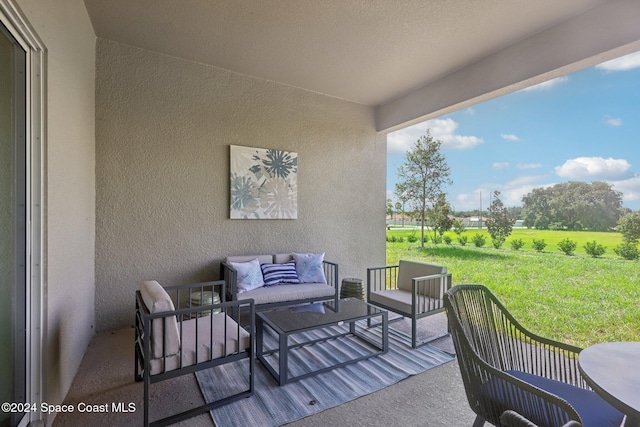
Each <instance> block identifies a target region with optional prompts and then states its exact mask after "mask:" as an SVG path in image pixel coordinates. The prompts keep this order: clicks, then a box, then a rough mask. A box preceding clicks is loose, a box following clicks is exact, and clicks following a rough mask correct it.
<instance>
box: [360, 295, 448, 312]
mask: <svg viewBox="0 0 640 427" xmlns="http://www.w3.org/2000/svg"><path fill="white" fill-rule="evenodd" d="M369 302H373V303H374V304H375V303H377V304H381V305H383V306H387V307H391V308H393V309H395V310H398V311H399V312H402V313H406V314H409V315H410V314H411V313H413V310H412V304H411V303H412V293H411V292H410V291H405V290H403V289H391V290H386V291H371V293H370V294H369ZM440 305H441V302H440V301H439V300H437V299H435V298H430V297H427V296H424V295H418V300H417V301H416V306H417V307H424V308H428V307H440Z"/></svg>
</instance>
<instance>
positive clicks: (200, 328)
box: [134, 281, 255, 427]
mask: <svg viewBox="0 0 640 427" xmlns="http://www.w3.org/2000/svg"><path fill="white" fill-rule="evenodd" d="M215 287H221V288H222V289H221V293H220V295H223V298H224V281H218V282H208V283H199V284H195V285H187V286H174V287H167V288H163V287H162V286H161V285H160V284H159V283H158V282H156V281H146V282H143V283H142V285H141V287H140V290H139V291H136V319H135V374H134V375H135V380H136V381H144V426H145V427H147V426H149V425H151V426H163V425H167V424H173V423H175V422H177V421H179V420H183V419H186V418H189V417H193V416H195V415H198V414H201V413H203V412H207V411H208V410H210V409H212V408H215V407H217V406H221V405H224V404H227V403H229V402H232V401H235V400H238V399H240V398H243V397H249V396H251V395H253V390H254V378H253V375H254V352H253V348H254V347H253V338H252V334H253V331H254V329H255V320H254V318H255V308H254V303H253V300H251V299H250V300H244V301H232V302H224V299H223V302H222V303H220V304H210V305H199V306H193V305H192V303H191V301H193V300H194V296H195V294H196V293H198V295H199V296H202V295H203V293H204V292H211V293H213V292H214V288H215ZM170 294H171V295H170ZM171 296H173V298H172V297H171ZM176 307H178V308H177V309H176ZM240 308H244V309H245V311H248V312H249V323H250V326H249V327H248V329H247V330H245V329H243V328H242V327H241V326H239V325H238V322H237V321H236V320H234V319H233V318H232V317H231V316H228V315H227V313H228V312H231V311H235V312H238V311H239V309H240ZM245 358H248V359H249V363H248V364H247V366H248V368H247V373H246V374H247V383H246V388H245V389H241V388H242V385H240V387H238V388H240V390H235V391H233V392H231V393H235V394H232V395H230V396H223V397H221V398H220V399H218V400H216V401H213V402H206V403H205V404H204V405H202V406H199V407H197V408H193V409H190V410H188V411H185V412H182V413H179V414H175V415H171V416H169V417H166V418H163V419H160V420H156V421H154V422H152V423H150V420H149V387H150V385H151V384H153V383H157V382H159V381H165V380H169V379H171V378H175V377H177V376H180V375H191V374H193V373H194V372H196V371H199V370H203V369H209V368H212V367H214V366H219V365H223V364H226V363H231V362H237V361H239V360H241V359H245Z"/></svg>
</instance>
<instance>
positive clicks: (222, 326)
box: [150, 313, 251, 375]
mask: <svg viewBox="0 0 640 427" xmlns="http://www.w3.org/2000/svg"><path fill="white" fill-rule="evenodd" d="M212 324H213V334H212V332H211V325H212ZM196 325H197V326H196ZM181 328H182V352H180V353H177V354H173V355H171V356H169V357H166V358H153V359H151V361H150V363H151V374H152V375H153V374H158V373H160V372H164V371H172V370H175V369H178V368H180V366H181V365H180V359H181V358H182V366H183V367H185V366H191V365H195V364H196V363H201V362H204V361H207V360H211V359H217V358H220V357H224V356H228V355H230V354H234V353H237V352H239V351H243V350H246V349H248V348H249V346H250V345H251V336H250V335H249V333H248V332H247V331H245V330H244V329H243V328H241V327H239V326H238V324H237V323H236V322H235V321H234V320H233V319H231V318H230V317H229V316H227V315H226V314H224V313H217V314H213V315H211V316H202V317H198V318H197V319H191V320H186V321H184V322H182V325H181ZM196 331H197V337H196ZM238 338H239V340H238ZM196 339H197V340H196ZM196 344H197V346H196ZM196 360H197V362H196Z"/></svg>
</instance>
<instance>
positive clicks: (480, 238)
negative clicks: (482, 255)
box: [471, 233, 487, 248]
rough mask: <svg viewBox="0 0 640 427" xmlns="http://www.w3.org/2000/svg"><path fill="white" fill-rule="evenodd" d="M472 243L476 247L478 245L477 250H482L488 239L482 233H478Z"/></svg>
mask: <svg viewBox="0 0 640 427" xmlns="http://www.w3.org/2000/svg"><path fill="white" fill-rule="evenodd" d="M471 241H472V242H473V244H474V245H476V248H481V247H483V246H484V245H485V243H487V238H486V237H484V236H483V235H482V234H480V233H476V234H474V235H473V237H472V238H471Z"/></svg>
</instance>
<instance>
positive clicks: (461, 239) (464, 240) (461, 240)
mask: <svg viewBox="0 0 640 427" xmlns="http://www.w3.org/2000/svg"><path fill="white" fill-rule="evenodd" d="M468 240H469V239H468V238H467V236H460V237H458V243H460V246H466V245H467V241H468Z"/></svg>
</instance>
